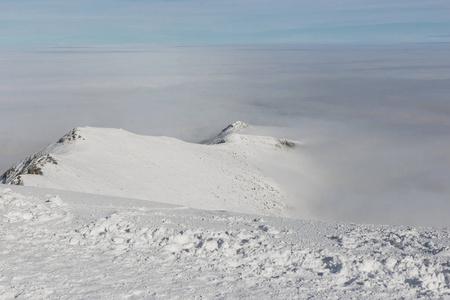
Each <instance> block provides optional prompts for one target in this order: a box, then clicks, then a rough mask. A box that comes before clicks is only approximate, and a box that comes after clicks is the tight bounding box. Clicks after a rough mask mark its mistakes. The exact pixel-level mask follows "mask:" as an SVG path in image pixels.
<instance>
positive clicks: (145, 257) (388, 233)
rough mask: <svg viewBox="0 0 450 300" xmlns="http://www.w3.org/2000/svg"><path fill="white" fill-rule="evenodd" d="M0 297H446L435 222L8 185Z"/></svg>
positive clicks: (449, 258)
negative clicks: (242, 209)
mask: <svg viewBox="0 0 450 300" xmlns="http://www.w3.org/2000/svg"><path fill="white" fill-rule="evenodd" d="M0 209H1V210H2V212H4V216H3V217H2V218H1V221H0V230H1V231H0V263H1V268H0V269H1V270H2V271H1V273H0V274H1V276H0V298H4V299H8V298H18V299H44V298H46V299H118V298H128V299H149V298H150V299H168V298H170V299H200V298H205V299H210V298H219V299H225V298H226V299H230V298H231V299H235V298H256V297H258V298H262V299H269V298H279V299H292V298H299V299H307V298H313V299H325V298H328V299H355V298H358V299H364V298H365V299H399V298H402V297H403V298H405V299H407V298H417V297H423V298H432V299H446V298H449V297H450V245H449V244H450V242H449V241H450V239H449V232H448V230H447V229H433V228H411V227H396V226H369V225H355V224H346V223H325V222H316V221H300V220H293V219H285V218H277V217H261V216H255V215H246V214H237V213H232V212H223V211H201V210H195V209H190V208H186V207H180V206H173V205H165V204H161V203H153V202H150V201H139V200H132V199H118V198H112V197H107V196H95V195H87V194H81V193H70V192H66V191H55V190H46V189H40V188H23V187H16V186H11V188H1V189H0Z"/></svg>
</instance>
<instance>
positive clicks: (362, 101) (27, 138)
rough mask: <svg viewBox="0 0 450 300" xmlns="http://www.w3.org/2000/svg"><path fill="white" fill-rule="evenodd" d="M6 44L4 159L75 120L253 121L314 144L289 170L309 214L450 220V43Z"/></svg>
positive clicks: (302, 210)
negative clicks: (449, 208)
mask: <svg viewBox="0 0 450 300" xmlns="http://www.w3.org/2000/svg"><path fill="white" fill-rule="evenodd" d="M0 53H1V57H0V105H1V110H0V119H1V120H2V126H1V127H0V144H1V145H2V146H1V147H2V148H1V151H0V167H1V170H6V169H7V168H8V167H9V166H10V165H12V164H13V163H14V162H16V161H17V160H19V159H22V158H24V157H25V156H27V155H29V154H31V153H33V152H35V151H36V150H38V149H39V148H40V147H42V146H44V145H45V144H47V143H49V142H53V141H55V140H57V139H58V138H59V137H60V136H61V135H63V134H65V133H66V132H68V131H69V130H70V129H72V128H73V127H76V126H84V125H90V126H100V127H122V128H125V129H127V130H129V131H134V132H136V133H141V134H149V135H168V136H174V137H177V138H181V139H184V140H187V141H194V142H199V141H201V140H203V139H206V138H208V137H210V136H212V135H213V134H215V133H217V132H218V131H219V130H220V129H222V127H224V126H225V125H226V124H228V123H230V122H234V121H236V120H242V121H245V122H248V123H250V124H254V125H259V126H263V127H262V128H259V130H261V131H262V132H261V133H264V134H270V135H275V136H280V137H287V138H292V139H296V140H299V141H303V142H304V146H302V147H300V148H299V149H297V151H298V152H299V155H298V157H297V158H296V159H297V160H298V162H297V163H296V164H294V165H295V168H294V170H291V171H286V168H284V169H283V170H281V171H280V172H279V174H280V175H279V176H280V178H281V179H282V180H283V181H284V182H285V184H286V185H287V186H288V187H289V190H290V191H291V192H292V195H294V196H293V197H292V198H293V201H295V204H296V206H297V207H298V214H299V216H301V217H309V218H320V219H339V220H350V221H358V222H366V223H409V224H431V225H440V226H448V225H449V224H447V223H445V222H447V221H446V216H445V211H443V210H442V209H441V208H442V207H445V205H447V204H446V203H447V202H448V195H449V187H450V184H449V183H450V182H449V178H450V152H449V149H450V131H449V127H450V118H449V113H450V102H449V101H448V94H449V92H450V82H449V81H450V75H449V74H450V72H449V71H450V60H449V58H448V57H450V56H449V55H448V54H449V47H448V46H445V45H440V46H439V45H434V46H430V45H428V46H425V45H422V46H419V45H416V46H395V47H394V46H392V47H391V46H376V47H345V46H340V47H326V46H321V47H313V46H295V47H294V46H292V47H262V46H259V47H234V48H232V47H229V48H186V47H179V48H176V47H172V48H162V47H150V46H145V47H144V46H122V47H116V46H114V47H107V46H105V47H86V48H79V47H74V48H70V47H65V48H54V47H38V48H27V49H24V48H21V49H20V50H18V49H14V48H6V47H3V48H2V49H1V52H0ZM289 172H294V175H295V176H292V175H291V173H289ZM286 174H287V176H286ZM416 213H417V215H415V214H416Z"/></svg>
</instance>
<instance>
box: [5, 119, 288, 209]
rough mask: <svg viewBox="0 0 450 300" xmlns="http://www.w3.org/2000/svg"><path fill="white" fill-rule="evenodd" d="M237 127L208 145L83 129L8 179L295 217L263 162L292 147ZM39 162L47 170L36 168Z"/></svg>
mask: <svg viewBox="0 0 450 300" xmlns="http://www.w3.org/2000/svg"><path fill="white" fill-rule="evenodd" d="M230 126H231V125H230ZM246 126H248V125H246ZM236 130H238V131H239V128H238V126H237V125H236V128H234V129H233V127H231V129H228V130H226V131H223V132H222V133H221V134H219V137H220V140H221V141H224V140H226V142H223V143H220V144H211V145H201V144H193V143H186V142H183V141H180V140H177V139H174V138H168V137H152V136H140V135H136V134H133V133H131V132H127V131H125V130H121V129H109V128H92V127H83V128H76V129H74V130H73V131H72V132H70V133H68V134H67V135H65V136H64V137H63V138H61V139H60V141H59V142H58V143H54V144H50V145H48V146H47V147H46V148H44V149H43V150H41V151H39V152H38V153H37V154H35V155H32V156H31V157H29V158H27V159H25V160H24V161H22V162H19V163H18V164H17V165H16V166H15V167H13V168H11V169H10V170H11V171H10V172H9V173H10V174H9V176H6V177H5V178H4V180H5V183H11V182H12V183H16V184H20V185H24V186H37V187H45V188H56V189H62V190H69V191H77V192H84V193H93V194H99V195H109V196H116V197H126V198H134V199H142V200H151V201H162V202H166V203H173V204H178V205H185V206H189V207H193V208H200V209H223V210H227V211H236V212H244V213H255V214H263V215H276V216H286V215H288V211H287V209H286V202H285V195H284V192H283V189H282V187H281V186H280V185H279V184H278V183H277V182H275V180H273V179H272V178H270V176H268V174H266V173H265V172H264V171H263V170H261V168H260V165H261V163H262V162H263V161H270V160H273V159H277V158H280V157H283V155H285V153H286V152H287V151H288V149H285V148H286V147H285V146H284V145H283V144H282V142H281V140H278V139H276V138H272V137H262V136H247V135H243V134H238V133H235V131H236ZM47 157H51V159H49V161H47V160H46V158H47ZM33 164H36V165H37V166H36V167H37V168H39V171H40V172H42V175H39V174H34V173H31V174H30V166H31V165H33ZM34 169H36V168H34ZM21 172H22V174H21ZM34 172H35V171H34ZM19 174H20V175H19ZM19 177H20V178H19Z"/></svg>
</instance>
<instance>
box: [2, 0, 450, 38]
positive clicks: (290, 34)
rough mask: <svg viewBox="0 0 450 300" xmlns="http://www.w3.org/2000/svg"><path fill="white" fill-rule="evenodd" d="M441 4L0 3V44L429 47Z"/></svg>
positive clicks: (444, 32) (444, 16)
mask: <svg viewBox="0 0 450 300" xmlns="http://www.w3.org/2000/svg"><path fill="white" fill-rule="evenodd" d="M449 16H450V2H449V1H447V0H445V1H443V0H427V1H415V0H400V1H394V0H389V1H387V0H377V1H374V0H365V1H357V0H342V1H337V0H316V1H306V0H283V1H274V0H241V1H237V0H214V1H210V0H165V1H164V0H156V1H154V0H153V1H152V0H150V1H144V0H109V1H104V0H99V1H92V0H89V1H87V0H64V1H60V0H59V1H56V0H43V1H38V0H0V44H13V45H14V44H19V45H21V44H169V45H170V44H172V45H173V44H243V43H244V44H246V43H249V44H252V43H261V44H283V43H301V44H303V43H305V44H308V43H313V44H314V43H319V44H320V43H325V44H327V43H331V44H358V43H363V44H367V43H369V44H370V43H436V42H449V41H450V17H449Z"/></svg>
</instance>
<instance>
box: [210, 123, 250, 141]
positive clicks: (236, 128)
mask: <svg viewBox="0 0 450 300" xmlns="http://www.w3.org/2000/svg"><path fill="white" fill-rule="evenodd" d="M248 127H250V125H249V124H247V123H244V122H242V121H236V122H234V123H232V124H230V125H228V126H227V127H225V128H224V129H223V130H222V131H221V132H220V133H219V134H218V135H216V136H215V137H214V138H213V139H212V140H210V141H209V142H208V144H209V145H214V144H223V143H225V142H226V141H227V137H228V136H229V135H230V134H232V133H236V132H242V131H244V130H245V129H247V128H248Z"/></svg>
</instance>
